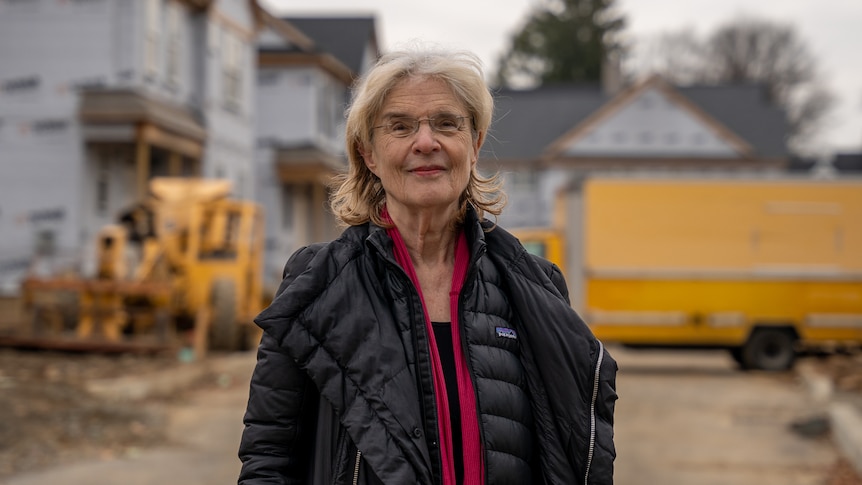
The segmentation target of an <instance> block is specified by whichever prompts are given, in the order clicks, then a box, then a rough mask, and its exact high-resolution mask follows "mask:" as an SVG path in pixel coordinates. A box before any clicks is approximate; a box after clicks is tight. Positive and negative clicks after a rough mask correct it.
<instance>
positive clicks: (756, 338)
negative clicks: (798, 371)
mask: <svg viewBox="0 0 862 485" xmlns="http://www.w3.org/2000/svg"><path fill="white" fill-rule="evenodd" d="M795 340H796V339H795V338H794V337H793V335H792V334H791V333H789V332H787V331H784V330H779V329H759V330H755V331H754V333H753V334H752V335H751V337H749V338H748V342H746V343H745V346H744V347H743V348H742V366H743V368H747V369H761V370H767V371H781V370H787V369H790V368H791V367H793V362H794V361H795V360H796V350H795V349H794V343H795Z"/></svg>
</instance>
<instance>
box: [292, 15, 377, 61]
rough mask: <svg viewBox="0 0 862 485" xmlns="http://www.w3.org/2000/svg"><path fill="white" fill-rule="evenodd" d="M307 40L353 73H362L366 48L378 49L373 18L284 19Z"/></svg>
mask: <svg viewBox="0 0 862 485" xmlns="http://www.w3.org/2000/svg"><path fill="white" fill-rule="evenodd" d="M282 20H285V21H287V22H290V23H291V24H292V25H293V26H294V27H296V28H297V29H299V30H300V31H302V33H303V34H305V35H307V36H308V37H310V38H311V39H312V40H313V41H314V43H315V44H316V45H317V48H318V49H319V50H321V51H323V52H328V53H329V54H332V55H333V56H335V58H336V59H338V60H339V61H341V62H343V63H344V65H346V66H347V67H348V68H349V69H350V70H351V71H353V72H354V73H361V72H362V61H363V56H364V54H365V49H366V47H368V46H369V44H370V45H371V47H372V48H373V49H374V50H375V51H376V50H377V34H376V32H375V26H374V17H373V16H369V17H283V18H282Z"/></svg>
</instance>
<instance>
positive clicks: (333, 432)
mask: <svg viewBox="0 0 862 485" xmlns="http://www.w3.org/2000/svg"><path fill="white" fill-rule="evenodd" d="M485 224H487V223H485ZM465 231H466V233H467V240H468V244H469V246H470V251H471V259H470V266H469V270H468V273H467V280H466V281H465V284H464V289H463V291H462V294H461V299H460V323H461V327H462V343H463V347H464V348H465V349H466V353H467V362H468V366H469V368H470V373H471V376H472V378H473V385H474V388H475V390H476V397H477V399H476V400H477V405H478V416H479V427H480V434H481V443H482V447H483V451H484V454H483V457H484V466H485V480H486V483H487V484H489V485H503V484H513V485H515V484H517V485H524V484H528V483H548V484H565V485H570V484H577V483H588V484H611V483H613V460H614V457H615V452H614V446H613V407H614V401H615V400H616V392H615V375H616V369H617V367H616V363H615V362H614V361H613V359H611V358H610V356H609V355H608V354H607V352H606V351H605V350H604V349H603V347H602V345H601V343H600V342H598V341H597V340H596V339H595V338H594V337H593V336H592V334H591V332H590V331H589V329H588V328H587V326H586V325H585V324H584V323H583V322H582V321H581V320H580V318H579V317H578V316H577V315H576V314H575V312H574V311H573V310H572V309H571V307H570V306H569V304H568V302H567V294H566V287H565V282H564V281H563V278H562V275H561V274H560V272H559V270H558V269H557V268H556V267H555V266H553V265H551V264H550V263H548V262H547V261H544V260H541V259H538V258H533V257H530V256H529V255H528V254H527V253H526V251H525V250H524V248H523V247H522V246H521V245H520V244H519V243H518V241H517V240H516V239H515V238H514V237H512V236H511V235H510V234H508V233H506V232H505V231H504V230H502V229H500V228H495V229H494V230H492V231H490V232H487V233H486V232H484V231H483V229H482V225H481V224H480V223H479V221H477V220H476V218H475V215H474V213H473V212H472V211H469V212H468V218H467V223H466V224H465ZM392 254H393V250H392V241H391V239H390V238H389V236H388V235H387V234H386V231H385V230H384V229H382V228H379V227H376V226H374V225H365V226H357V227H351V228H349V229H347V230H346V231H345V232H344V234H343V235H342V236H341V237H340V238H338V239H337V240H335V241H333V242H331V243H328V244H318V245H313V246H309V247H307V248H304V249H301V250H299V251H298V252H297V253H295V254H294V255H293V256H292V257H291V258H290V260H289V261H288V264H287V266H286V268H285V279H284V281H283V282H282V285H281V287H280V288H279V294H278V296H277V297H276V299H275V300H274V301H273V303H272V304H271V305H270V307H269V308H267V309H266V310H264V311H263V312H262V313H261V314H260V315H259V316H258V318H257V320H256V322H257V323H258V325H260V326H261V327H262V328H263V329H264V334H263V338H262V341H261V344H260V347H259V350H258V363H257V367H256V369H255V372H254V375H253V377H252V383H251V391H250V396H249V402H248V408H247V411H246V415H245V419H244V422H245V431H244V433H243V437H242V442H241V444H240V450H239V454H240V458H241V459H242V461H243V467H242V472H241V475H240V478H239V483H240V484H245V485H251V484H332V483H335V484H342V483H344V484H350V483H366V484H380V483H384V484H393V485H403V484H423V485H424V484H428V485H431V484H437V483H440V455H439V451H438V448H437V446H436V443H437V442H438V437H437V429H438V428H437V421H436V420H437V416H436V413H435V412H434V402H435V401H434V395H433V386H432V377H431V370H430V359H429V355H428V352H429V351H428V343H427V335H426V331H425V328H426V327H425V325H424V322H423V320H422V319H423V318H424V317H423V311H422V303H421V300H420V298H419V295H418V293H417V292H416V290H415V288H414V287H413V285H412V283H411V282H410V279H409V278H408V276H407V274H406V273H405V272H404V271H403V270H402V269H401V267H400V266H399V265H398V263H397V262H396V261H395V259H394V257H393V256H392ZM511 330H514V332H512V331H511ZM513 336H515V337H516V338H512V337H513Z"/></svg>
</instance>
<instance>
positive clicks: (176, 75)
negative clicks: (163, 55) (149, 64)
mask: <svg viewBox="0 0 862 485" xmlns="http://www.w3.org/2000/svg"><path fill="white" fill-rule="evenodd" d="M181 25H182V10H181V7H180V6H179V5H177V4H174V3H171V4H169V5H168V45H167V49H168V50H167V66H166V68H167V73H166V77H167V80H168V82H169V83H171V84H173V85H178V84H179V83H180V49H181V45H182V41H181V32H180V30H181Z"/></svg>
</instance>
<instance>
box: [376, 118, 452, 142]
mask: <svg viewBox="0 0 862 485" xmlns="http://www.w3.org/2000/svg"><path fill="white" fill-rule="evenodd" d="M467 118H468V117H467V116H455V115H445V114H444V115H438V116H435V117H433V118H424V119H421V120H417V119H416V118H407V117H401V116H399V117H396V118H391V119H390V120H389V121H387V122H386V124H385V125H380V126H375V127H373V128H372V129H373V130H376V129H378V128H382V129H383V132H384V133H386V134H387V135H392V136H394V137H397V138H405V137H408V136H410V135H412V134H414V133H416V132H417V131H419V125H421V124H422V122H423V121H427V122H428V126H430V127H431V130H433V131H434V132H436V133H445V134H452V133H455V132H456V131H461V130H463V129H464V120H466V119H467Z"/></svg>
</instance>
